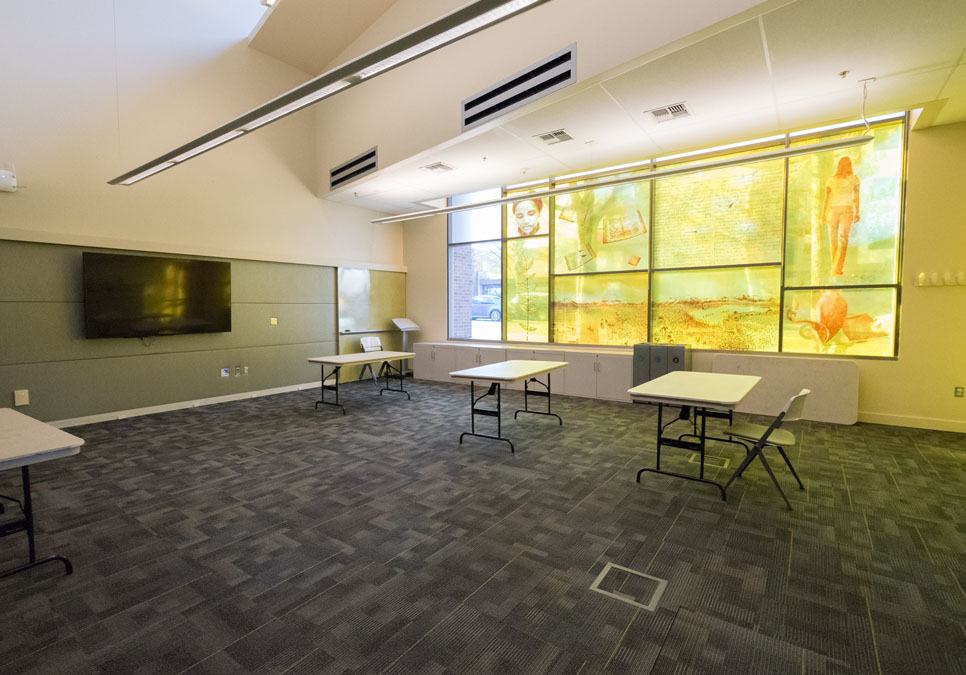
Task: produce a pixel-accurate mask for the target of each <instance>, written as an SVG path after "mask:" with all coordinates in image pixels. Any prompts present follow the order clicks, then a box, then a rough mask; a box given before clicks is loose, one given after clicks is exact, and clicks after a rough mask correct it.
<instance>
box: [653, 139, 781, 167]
mask: <svg viewBox="0 0 966 675" xmlns="http://www.w3.org/2000/svg"><path fill="white" fill-rule="evenodd" d="M784 140H785V134H776V135H775V136H765V137H764V138H753V139H752V140H750V141H739V142H737V143H726V144H725V145H716V146H714V147H713V148H702V149H701V150H691V151H690V152H679V153H677V154H676V155H665V156H664V157H658V158H656V159H655V160H654V161H655V162H669V161H671V160H672V159H682V158H684V157H694V156H695V155H707V154H708V153H711V152H722V151H724V150H734V149H735V148H744V147H747V146H749V145H760V144H763V143H771V142H772V141H784Z"/></svg>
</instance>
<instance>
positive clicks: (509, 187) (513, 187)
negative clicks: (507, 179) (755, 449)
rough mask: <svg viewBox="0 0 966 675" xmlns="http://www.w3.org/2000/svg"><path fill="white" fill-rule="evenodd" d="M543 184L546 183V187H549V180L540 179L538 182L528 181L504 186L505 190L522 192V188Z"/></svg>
mask: <svg viewBox="0 0 966 675" xmlns="http://www.w3.org/2000/svg"><path fill="white" fill-rule="evenodd" d="M544 183H546V184H547V185H550V179H549V178H541V179H540V180H531V181H528V182H526V183H517V184H516V185H507V186H506V189H507V190H522V189H523V188H528V187H533V186H534V185H543V184H544Z"/></svg>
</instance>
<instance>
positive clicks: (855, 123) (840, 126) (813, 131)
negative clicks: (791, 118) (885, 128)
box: [788, 112, 905, 138]
mask: <svg viewBox="0 0 966 675" xmlns="http://www.w3.org/2000/svg"><path fill="white" fill-rule="evenodd" d="M904 115H905V113H904V112H898V113H888V114H887V115H877V116H876V117H870V118H868V119H867V120H866V122H870V123H872V122H885V121H886V120H897V119H900V118H901V117H903V116H904ZM862 124H863V122H862V120H852V121H851V122H840V123H839V124H827V125H825V126H824V127H815V128H814V129H803V130H802V131H793V132H791V133H790V134H788V136H789V137H790V138H797V137H798V136H808V135H810V134H817V133H821V132H823V131H832V130H833V129H845V128H847V127H859V126H861V125H862Z"/></svg>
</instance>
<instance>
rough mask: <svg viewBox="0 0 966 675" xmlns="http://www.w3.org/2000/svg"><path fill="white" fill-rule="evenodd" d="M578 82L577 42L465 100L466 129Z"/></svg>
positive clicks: (463, 114) (464, 117)
mask: <svg viewBox="0 0 966 675" xmlns="http://www.w3.org/2000/svg"><path fill="white" fill-rule="evenodd" d="M576 81H577V44H576V43H574V44H572V45H570V46H569V47H567V48H565V49H561V50H560V51H559V52H556V53H554V54H551V55H550V56H548V57H547V58H545V59H543V60H542V61H539V62H538V63H536V64H534V65H532V66H530V67H529V68H527V69H526V70H522V71H520V72H519V73H516V74H515V75H511V76H510V77H508V78H506V79H505V80H503V81H502V82H498V83H496V84H494V85H493V86H492V87H489V88H488V89H484V90H483V91H481V92H480V93H478V94H476V95H474V96H471V97H469V98H468V99H465V100H464V101H463V104H462V111H461V112H462V117H463V131H466V130H467V129H470V128H472V127H475V126H477V125H479V124H483V123H484V122H487V121H489V120H491V119H493V118H495V117H499V116H500V115H503V114H505V113H508V112H510V111H511V110H514V109H516V108H519V107H520V106H524V105H526V104H527V103H530V102H532V101H536V100H537V99H538V98H541V97H543V96H546V95H547V94H549V93H551V92H554V91H557V90H558V89H562V88H563V87H566V86H567V85H570V84H573V83H574V82H576Z"/></svg>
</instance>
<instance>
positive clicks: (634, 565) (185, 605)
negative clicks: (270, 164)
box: [0, 381, 966, 675]
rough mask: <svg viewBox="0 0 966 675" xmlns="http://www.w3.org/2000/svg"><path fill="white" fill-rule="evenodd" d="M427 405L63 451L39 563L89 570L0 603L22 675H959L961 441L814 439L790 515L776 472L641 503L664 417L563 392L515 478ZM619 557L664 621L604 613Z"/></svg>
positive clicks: (219, 425) (19, 581)
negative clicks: (59, 558) (723, 493)
mask: <svg viewBox="0 0 966 675" xmlns="http://www.w3.org/2000/svg"><path fill="white" fill-rule="evenodd" d="M407 387H408V388H409V389H410V390H411V392H412V396H413V400H412V401H406V400H405V397H403V396H400V395H398V394H386V395H384V396H382V397H380V396H378V395H377V394H376V389H375V388H374V387H373V385H372V383H371V382H369V383H363V382H360V383H355V384H352V385H350V386H347V387H345V389H344V400H345V403H346V406H347V409H348V415H346V416H342V415H341V414H339V411H338V410H336V409H331V408H326V409H323V410H315V409H314V408H313V403H314V401H315V400H316V398H317V397H318V392H317V391H304V392H298V393H292V394H284V395H279V396H272V397H266V398H259V399H253V400H248V401H243V402H236V403H228V404H223V405H217V406H208V407H203V408H194V409H189V410H184V411H178V412H171V413H165V414H160V415H152V416H146V417H138V418H131V419H126V420H120V421H116V422H109V423H103V424H95V425H89V426H85V427H76V428H74V429H70V430H69V431H71V432H72V433H74V434H77V435H79V436H81V437H83V438H84V439H85V440H86V445H85V446H84V447H83V451H82V453H81V454H80V455H77V456H75V457H71V458H67V459H60V460H56V461H51V462H49V463H46V464H40V465H36V466H35V467H34V468H33V470H32V473H31V476H32V478H33V483H34V497H35V509H36V518H37V525H38V527H39V532H38V547H39V553H40V554H41V555H49V554H52V553H61V554H63V555H66V556H68V557H70V558H71V560H72V561H73V563H74V565H75V572H74V574H73V575H71V576H64V575H63V574H62V568H58V567H57V566H55V565H50V566H46V567H42V568H39V569H35V570H33V571H31V572H29V573H27V574H21V575H17V576H14V577H11V578H7V579H3V580H0V672H2V673H4V674H5V675H7V674H10V675H12V674H14V673H18V674H19V673H43V674H45V675H46V674H56V675H69V674H73V673H103V674H111V675H115V674H116V675H151V674H156V673H172V674H174V673H190V674H191V675H201V674H206V675H215V674H219V675H222V674H229V673H248V674H254V673H258V674H259V675H267V674H269V673H286V674H288V675H308V674H310V673H311V674H314V675H317V674H323V673H325V674H329V673H331V674H338V673H384V672H385V673H420V674H425V675H430V674H436V673H513V674H516V673H525V674H535V675H540V674H543V673H548V674H549V673H559V674H566V673H581V674H582V675H591V674H594V673H614V674H618V673H638V674H640V675H646V674H651V675H670V674H672V673H673V674H676V675H685V674H696V673H714V674H732V673H733V674H735V675H738V674H741V675H746V674H751V673H756V674H757V673H762V674H768V675H779V674H784V673H794V674H796V675H797V674H801V673H835V674H845V673H888V674H897V675H898V674H902V675H908V674H918V673H922V674H929V675H935V674H940V673H966V436H964V435H962V434H952V433H942V432H931V431H922V430H914V429H900V428H894V427H884V426H875V425H866V424H860V425H856V426H853V427H840V426H835V425H830V424H820V423H815V422H799V423H796V424H794V425H792V426H790V427H789V428H790V429H791V430H792V431H794V432H795V433H796V434H797V436H798V438H799V440H800V445H799V446H797V447H795V448H793V449H792V450H791V452H790V453H789V454H790V457H791V459H792V461H793V462H794V463H795V466H796V469H797V470H798V473H799V474H800V475H801V477H802V480H803V482H804V483H805V487H806V490H804V491H799V490H798V489H797V485H796V484H795V482H794V479H793V478H792V477H791V475H790V474H789V473H788V471H787V469H785V468H784V466H783V465H782V463H781V461H780V459H778V458H777V457H776V461H774V462H773V466H774V467H775V468H776V472H777V474H778V477H779V479H780V480H781V481H782V483H783V485H784V486H785V488H786V491H787V493H788V495H789V498H790V499H791V500H792V503H793V505H794V507H795V510H794V511H791V512H789V511H787V510H786V509H785V506H784V503H783V502H782V501H781V498H780V497H779V495H778V493H777V492H776V491H775V489H774V487H773V486H772V485H771V483H770V482H769V481H768V477H767V475H766V474H765V472H764V470H763V469H762V467H761V465H760V464H756V465H754V466H753V467H752V468H750V469H749V471H748V472H747V473H746V474H745V477H744V478H742V479H741V480H740V481H739V482H738V483H737V484H736V485H735V486H734V487H733V488H732V489H731V490H730V491H729V496H728V502H727V503H724V502H722V501H721V500H720V497H719V495H718V492H717V490H716V489H714V488H713V487H710V486H705V485H700V484H697V483H692V482H689V481H683V480H678V479H674V478H669V477H665V476H659V475H656V474H653V473H650V474H644V476H643V477H642V482H641V483H640V484H638V483H636V482H635V481H634V477H635V474H636V473H637V470H638V469H639V468H642V467H644V466H652V465H653V462H654V456H655V453H654V435H655V424H656V413H657V409H656V408H655V407H653V406H646V405H631V404H621V403H612V402H605V401H595V400H587V399H577V398H568V397H562V396H560V397H558V396H555V397H554V399H553V404H554V409H555V411H557V412H559V413H560V414H561V416H562V417H563V420H564V426H563V427H560V426H558V425H557V423H556V421H555V420H553V419H551V418H545V417H537V416H525V415H521V416H520V419H519V420H517V421H513V420H512V416H510V415H505V418H506V421H505V424H504V434H505V435H507V436H509V437H510V438H511V439H512V440H513V441H514V444H515V445H516V448H517V452H516V453H515V454H510V452H509V451H508V446H507V445H506V444H505V443H501V442H496V441H488V440H484V439H479V438H469V439H467V440H466V441H465V442H464V444H463V445H462V446H461V445H459V444H458V442H457V441H458V437H459V433H460V432H461V431H464V430H466V429H468V426H469V410H468V408H469V404H468V399H469V393H468V390H467V389H466V388H464V387H462V386H459V385H449V384H440V383H429V382H422V381H416V382H407ZM519 403H522V394H521V393H519V392H510V393H509V394H507V395H505V396H504V404H505V405H506V407H507V408H509V409H511V410H512V409H515V408H516V406H517V404H519ZM485 422H491V423H492V422H493V420H486V421H485ZM722 424H723V423H722V422H720V421H716V422H714V423H711V427H712V429H715V428H717V429H720V428H721V426H722ZM682 431H684V429H682ZM666 453H667V454H666V455H665V464H666V468H670V469H671V470H677V471H680V472H689V473H691V472H696V471H697V468H698V467H697V465H696V464H693V463H689V461H688V459H689V457H688V453H687V452H685V451H683V450H676V449H673V448H672V449H668V450H667V451H666ZM711 453H712V454H714V455H717V456H719V457H721V458H724V459H727V460H729V461H730V462H731V467H730V468H726V469H720V470H719V469H716V468H712V469H711V474H712V475H714V474H715V473H716V472H718V471H720V475H721V476H722V477H727V476H728V475H729V474H730V472H731V470H732V469H733V467H734V466H735V465H736V463H737V461H738V460H739V458H740V457H739V455H740V454H743V453H742V452H741V450H740V449H739V448H737V447H736V446H730V445H726V444H723V443H714V444H713V445H712V446H711ZM710 461H714V462H716V463H724V462H723V459H716V458H711V459H710ZM19 479H20V474H19V472H18V471H5V472H3V473H2V474H0V494H7V495H13V496H16V495H19V490H20V486H19ZM14 508H15V507H13V506H12V505H10V504H9V502H8V503H7V513H6V514H4V515H2V516H0V519H4V518H10V517H12V516H13V515H14V514H13V510H14ZM25 556H26V536H25V535H23V534H19V535H14V536H11V537H7V538H4V539H2V540H0V568H7V567H10V566H12V565H14V564H18V563H19V562H22V560H23V559H24V558H25ZM607 563H613V564H615V565H619V566H621V567H625V568H628V569H631V570H634V571H637V572H640V573H643V574H646V575H649V576H651V577H655V578H657V579H662V580H666V581H667V585H666V588H665V590H664V593H663V595H662V596H661V598H660V601H659V603H658V606H657V608H656V609H655V610H653V611H648V610H647V609H645V608H643V607H641V606H639V605H641V604H647V598H646V597H644V596H646V595H649V593H650V591H651V590H653V588H654V587H655V586H656V585H657V582H654V581H651V580H648V579H643V578H640V577H637V576H635V575H633V574H627V573H624V572H620V571H612V572H610V573H609V574H608V577H607V578H605V579H604V580H602V581H601V583H600V586H601V587H602V588H607V589H610V590H611V591H614V593H612V594H610V595H605V594H603V593H598V592H594V591H592V590H590V586H591V584H593V583H594V581H595V580H596V579H597V578H598V575H599V574H600V572H601V571H602V570H603V569H604V567H605V565H606V564H607ZM614 573H617V574H623V575H624V577H620V578H615V577H610V574H614ZM625 600H629V601H633V602H627V601H625ZM635 603H636V604H635Z"/></svg>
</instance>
